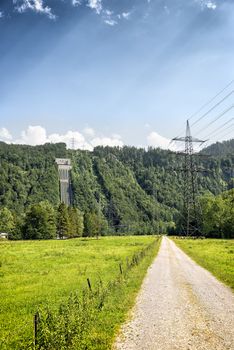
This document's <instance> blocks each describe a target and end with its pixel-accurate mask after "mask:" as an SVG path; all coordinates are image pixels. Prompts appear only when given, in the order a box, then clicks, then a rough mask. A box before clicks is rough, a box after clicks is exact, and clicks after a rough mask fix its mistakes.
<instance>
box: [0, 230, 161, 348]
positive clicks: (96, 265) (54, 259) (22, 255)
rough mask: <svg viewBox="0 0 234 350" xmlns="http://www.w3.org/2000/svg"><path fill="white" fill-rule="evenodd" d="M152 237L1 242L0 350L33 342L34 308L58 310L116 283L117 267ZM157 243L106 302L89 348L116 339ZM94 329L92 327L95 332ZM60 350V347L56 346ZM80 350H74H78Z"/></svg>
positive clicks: (144, 245)
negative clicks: (86, 291)
mask: <svg viewBox="0 0 234 350" xmlns="http://www.w3.org/2000/svg"><path fill="white" fill-rule="evenodd" d="M154 240H155V237H152V236H151V237H150V236H147V237H143V236H141V237H138V236H134V237H108V238H107V237H106V238H101V239H99V240H96V239H89V240H88V239H74V240H67V241H28V242H22V241H19V242H0V253H1V254H0V283H1V298H0V339H1V342H0V348H1V349H2V350H5V349H20V348H21V347H22V348H23V343H24V341H23V340H24V339H32V336H33V315H34V313H35V312H36V310H37V308H38V307H45V306H46V305H48V306H49V308H50V309H51V310H53V309H54V310H56V308H58V306H59V305H61V303H65V302H66V301H67V299H68V297H69V294H70V293H71V292H74V291H78V293H79V291H81V290H82V289H83V288H84V287H85V286H86V285H87V280H86V279H87V277H88V278H90V281H91V284H92V286H95V285H96V284H97V283H98V280H100V279H101V280H102V281H103V283H104V284H105V283H107V282H108V281H111V280H114V279H115V278H117V276H118V275H119V273H120V271H119V270H120V269H119V263H120V262H123V266H125V265H124V264H125V262H126V258H129V259H131V257H132V256H133V254H134V253H136V252H138V251H140V250H142V249H143V248H145V247H146V246H148V245H149V244H150V243H152V242H153V241H154ZM159 245H160V239H157V242H156V245H155V248H154V249H151V250H149V251H148V253H147V256H146V257H145V258H144V259H142V261H141V263H140V264H139V265H137V266H136V267H134V268H133V269H132V270H131V272H130V273H129V275H128V277H126V281H125V283H123V284H121V285H120V286H119V288H116V289H115V290H114V291H113V293H112V294H111V295H110V296H109V297H108V300H107V304H106V306H105V308H104V309H103V310H102V312H101V313H100V315H99V319H98V324H97V327H96V329H93V330H92V332H93V335H92V337H93V339H95V341H93V345H92V347H89V349H91V348H92V349H102V350H104V349H109V348H110V347H111V343H112V341H113V337H114V334H115V333H116V331H117V330H118V327H119V325H120V324H121V323H122V322H123V321H124V319H125V317H126V314H127V311H128V310H129V309H130V308H131V307H132V305H133V303H134V298H135V296H136V294H137V291H138V290H139V288H140V285H141V282H142V280H143V278H144V275H145V273H146V270H147V268H148V266H149V264H150V263H151V262H152V260H153V257H154V256H155V255H156V253H157V249H158V248H159ZM94 328H95V327H94ZM58 348H59V347H58ZM78 349H79V347H77V350H78Z"/></svg>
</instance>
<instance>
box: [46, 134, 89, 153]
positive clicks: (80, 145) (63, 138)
mask: <svg viewBox="0 0 234 350" xmlns="http://www.w3.org/2000/svg"><path fill="white" fill-rule="evenodd" d="M48 142H51V143H58V142H64V143H66V145H67V147H68V148H73V147H74V149H86V150H90V151H91V150H92V146H91V145H90V144H89V143H88V142H87V141H86V140H85V137H84V136H83V135H82V134H81V133H80V132H78V131H68V132H66V134H64V135H59V134H51V135H49V136H48Z"/></svg>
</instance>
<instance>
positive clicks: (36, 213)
mask: <svg viewBox="0 0 234 350" xmlns="http://www.w3.org/2000/svg"><path fill="white" fill-rule="evenodd" d="M106 228H107V227H106V225H105V221H104V219H103V217H102V215H101V214H100V213H95V212H87V213H82V212H81V211H80V210H79V209H78V208H75V207H72V206H69V207H67V206H66V205H65V204H64V203H61V204H60V205H59V206H58V207H57V208H54V207H53V206H52V205H51V203H49V202H48V201H42V202H39V203H37V204H32V205H31V206H30V207H29V208H28V210H27V211H26V212H25V214H23V215H21V216H19V215H15V213H13V212H12V211H11V210H10V209H8V208H6V207H3V208H0V232H6V233H8V235H9V239H11V240H19V239H24V240H36V239H43V240H44V239H55V238H57V239H67V238H77V237H92V236H96V237H97V238H98V237H99V235H101V234H102V235H103V234H105V233H106V232H107V230H106Z"/></svg>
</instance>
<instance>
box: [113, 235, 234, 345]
mask: <svg viewBox="0 0 234 350" xmlns="http://www.w3.org/2000/svg"><path fill="white" fill-rule="evenodd" d="M114 349H115V350H174V349H178V350H208V349H209V350H234V294H233V293H232V291H231V290H230V289H229V288H227V287H225V286H224V285H223V284H222V283H220V282H219V281H217V279H216V278H215V277H213V276H212V275H211V274H210V273H209V272H208V271H207V270H205V269H203V268H201V267H200V266H198V265H197V264H196V263H195V262H194V261H193V260H191V259H190V258H189V257H188V256H187V255H186V254H185V253H183V252H182V251H181V250H180V249H179V248H178V247H177V246H176V245H175V244H174V243H173V242H172V241H171V240H169V239H168V238H166V237H164V238H163V240H162V244H161V248H160V251H159V254H158V257H157V258H156V259H155V261H154V262H153V264H152V265H151V267H150V268H149V270H148V273H147V276H146V278H145V280H144V283H143V285H142V288H141V291H140V293H139V295H138V298H137V302H136V305H135V307H134V309H133V310H132V314H131V315H130V321H129V322H128V323H126V324H125V325H123V327H122V329H121V331H120V334H119V336H118V338H117V340H116V342H115V345H114Z"/></svg>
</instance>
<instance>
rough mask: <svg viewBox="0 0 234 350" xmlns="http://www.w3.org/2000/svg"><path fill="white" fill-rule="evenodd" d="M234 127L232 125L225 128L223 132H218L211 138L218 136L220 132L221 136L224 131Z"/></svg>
mask: <svg viewBox="0 0 234 350" xmlns="http://www.w3.org/2000/svg"><path fill="white" fill-rule="evenodd" d="M233 126H234V123H233V124H231V125H229V126H228V127H227V128H224V130H221V131H218V132H217V133H216V134H214V135H213V137H216V136H217V135H219V133H220V132H221V135H222V133H223V132H224V131H226V130H227V129H230V128H232V127H233Z"/></svg>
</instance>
